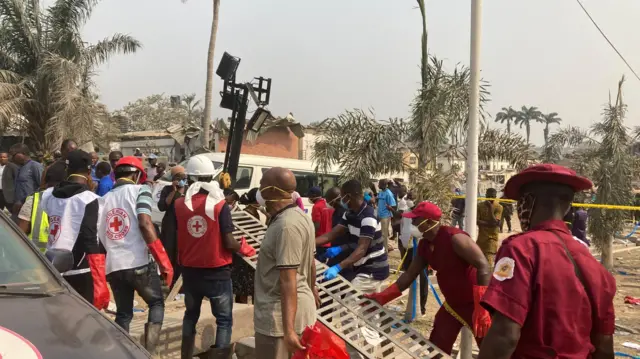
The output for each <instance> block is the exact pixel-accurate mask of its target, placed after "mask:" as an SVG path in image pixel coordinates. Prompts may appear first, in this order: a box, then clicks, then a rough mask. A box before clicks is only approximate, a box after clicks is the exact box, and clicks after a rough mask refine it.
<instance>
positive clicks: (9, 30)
mask: <svg viewBox="0 0 640 359" xmlns="http://www.w3.org/2000/svg"><path fill="white" fill-rule="evenodd" d="M96 3H97V1H96V0H75V1H69V0H56V1H55V2H54V3H53V4H52V5H51V6H49V7H48V8H46V9H42V8H41V6H40V3H39V1H37V0H0V122H2V123H7V122H12V121H14V120H15V119H16V118H19V117H23V118H24V119H25V121H26V131H27V133H28V135H29V136H31V137H32V138H33V139H34V142H35V143H36V144H37V146H38V148H37V149H38V150H44V151H51V150H53V149H55V148H57V147H58V146H59V144H60V142H61V141H62V138H63V137H74V138H75V139H76V140H77V141H78V142H82V141H85V140H90V139H91V136H92V135H93V129H94V121H95V119H96V118H99V117H102V116H104V115H105V114H104V112H105V110H104V107H103V106H102V105H100V104H99V103H97V102H96V100H97V95H96V94H95V93H94V91H93V82H92V77H93V75H94V69H95V68H96V67H97V66H99V65H100V64H102V63H104V62H106V61H107V60H108V59H109V58H110V57H111V56H112V55H114V54H116V53H125V54H126V53H134V52H136V51H137V50H138V49H140V48H141V44H140V42H138V41H137V40H136V39H134V38H133V37H131V36H128V35H122V34H115V35H112V36H111V37H109V38H105V39H104V40H101V41H99V42H98V43H96V44H93V45H92V44H87V43H86V42H83V41H82V37H81V28H82V26H83V25H84V24H85V23H86V21H87V20H88V19H89V17H90V16H91V13H92V10H93V7H94V5H96Z"/></svg>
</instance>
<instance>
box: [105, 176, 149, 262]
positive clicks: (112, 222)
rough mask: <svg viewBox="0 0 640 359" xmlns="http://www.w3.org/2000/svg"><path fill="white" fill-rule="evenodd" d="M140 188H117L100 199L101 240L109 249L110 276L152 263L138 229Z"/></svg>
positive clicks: (127, 186) (130, 185)
mask: <svg viewBox="0 0 640 359" xmlns="http://www.w3.org/2000/svg"><path fill="white" fill-rule="evenodd" d="M141 187H142V186H141V185H134V184H125V185H121V186H118V187H116V188H114V189H113V190H111V191H110V192H109V193H107V194H106V195H104V197H102V198H101V199H100V202H101V208H102V209H101V213H100V219H99V220H98V237H99V238H100V241H101V242H102V244H103V245H104V247H105V249H106V250H107V261H106V262H107V263H106V272H107V274H109V273H111V272H115V271H119V270H124V269H132V268H137V267H141V266H143V265H146V264H148V263H149V251H148V249H147V244H146V243H145V241H144V238H142V233H140V229H139V228H138V216H137V214H136V201H137V200H138V193H139V192H140V188H141Z"/></svg>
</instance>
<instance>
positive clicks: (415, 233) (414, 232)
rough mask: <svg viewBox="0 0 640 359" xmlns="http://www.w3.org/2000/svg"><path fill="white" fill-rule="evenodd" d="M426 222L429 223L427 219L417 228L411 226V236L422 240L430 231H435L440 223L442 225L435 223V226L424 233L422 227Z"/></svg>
mask: <svg viewBox="0 0 640 359" xmlns="http://www.w3.org/2000/svg"><path fill="white" fill-rule="evenodd" d="M426 221H428V219H425V220H424V221H422V222H420V224H418V225H417V226H416V225H414V224H412V225H411V235H412V236H414V237H416V238H422V237H424V234H425V233H427V232H429V231H430V230H432V229H434V228H435V227H436V226H437V225H438V223H440V222H436V223H434V224H433V226H431V227H429V228H427V230H426V231H424V232H423V231H421V230H420V226H421V225H422V224H423V223H424V222H426Z"/></svg>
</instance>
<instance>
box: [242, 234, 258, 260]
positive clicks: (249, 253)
mask: <svg viewBox="0 0 640 359" xmlns="http://www.w3.org/2000/svg"><path fill="white" fill-rule="evenodd" d="M238 252H239V253H240V254H242V255H243V256H245V257H253V256H255V255H256V250H255V248H253V247H251V246H250V245H249V243H247V240H246V238H244V237H242V238H240V250H239V251H238Z"/></svg>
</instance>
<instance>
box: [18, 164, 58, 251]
mask: <svg viewBox="0 0 640 359" xmlns="http://www.w3.org/2000/svg"><path fill="white" fill-rule="evenodd" d="M65 177H66V169H65V168H64V167H55V168H53V167H52V168H50V169H49V171H47V173H46V174H45V183H46V188H52V187H55V186H57V185H58V184H59V183H60V182H62V181H64V179H65ZM43 193H44V191H39V192H36V193H34V194H32V195H31V196H29V197H27V199H26V200H25V201H24V204H23V205H22V207H21V208H20V212H19V213H18V227H20V229H22V231H23V232H24V233H25V234H26V235H27V237H29V239H30V240H31V242H33V244H35V246H36V247H38V249H40V252H42V253H43V254H44V253H45V251H46V250H47V243H48V242H49V217H48V216H47V213H46V212H45V211H44V207H42V194H43Z"/></svg>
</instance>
